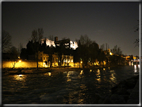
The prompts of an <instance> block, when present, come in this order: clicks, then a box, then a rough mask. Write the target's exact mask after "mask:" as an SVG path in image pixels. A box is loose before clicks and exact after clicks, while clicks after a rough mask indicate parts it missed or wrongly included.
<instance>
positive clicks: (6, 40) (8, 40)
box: [2, 30, 12, 53]
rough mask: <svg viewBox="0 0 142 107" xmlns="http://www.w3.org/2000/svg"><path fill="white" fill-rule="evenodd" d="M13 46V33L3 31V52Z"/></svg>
mask: <svg viewBox="0 0 142 107" xmlns="http://www.w3.org/2000/svg"><path fill="white" fill-rule="evenodd" d="M11 46H12V44H11V35H10V34H9V33H8V32H7V31H5V30H3V31H2V53H5V52H7V51H9V49H10V48H11Z"/></svg>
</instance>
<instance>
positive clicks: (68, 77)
mask: <svg viewBox="0 0 142 107" xmlns="http://www.w3.org/2000/svg"><path fill="white" fill-rule="evenodd" d="M129 70H130V68H129V69H128V70H127V68H126V69H124V70H123V69H118V70H109V69H107V68H106V69H105V71H104V70H103V69H101V70H100V69H97V70H95V69H89V70H80V71H79V70H78V71H64V72H61V73H56V75H55V73H54V72H52V76H51V72H48V73H43V74H40V75H35V74H32V75H23V74H21V75H12V76H11V77H12V78H10V77H8V76H7V77H3V78H5V79H4V80H3V82H4V89H6V90H12V89H14V90H17V89H22V88H23V90H24V89H25V88H27V90H29V92H30V91H32V90H33V89H44V88H53V87H55V88H58V87H60V88H67V89H72V90H73V92H69V94H68V97H69V98H68V103H70V104H71V103H74V102H76V103H84V102H85V97H84V96H87V95H89V94H91V93H92V92H93V93H96V92H98V93H100V94H103V93H105V92H106V93H107V92H110V88H111V87H112V84H113V83H117V81H118V80H120V79H121V78H123V79H125V78H126V77H127V76H129V77H130V76H133V74H132V73H131V71H129ZM132 71H133V69H132ZM13 77H14V78H13ZM8 78H9V79H8ZM63 78H65V79H63ZM15 80H16V81H21V82H18V83H17V82H16V81H15ZM21 83H23V84H21ZM62 83H65V86H63V84H62ZM7 84H9V85H7ZM20 84H21V85H20ZM90 90H91V91H90ZM75 92H76V93H75ZM38 94H40V93H38ZM27 100H28V99H27Z"/></svg>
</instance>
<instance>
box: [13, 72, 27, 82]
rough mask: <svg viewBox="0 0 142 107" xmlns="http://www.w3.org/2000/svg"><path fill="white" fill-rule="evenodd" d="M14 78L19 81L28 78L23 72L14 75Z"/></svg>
mask: <svg viewBox="0 0 142 107" xmlns="http://www.w3.org/2000/svg"><path fill="white" fill-rule="evenodd" d="M14 79H15V80H19V81H24V80H25V79H26V75H23V74H19V75H14Z"/></svg>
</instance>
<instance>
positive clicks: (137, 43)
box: [134, 20, 142, 47]
mask: <svg viewBox="0 0 142 107" xmlns="http://www.w3.org/2000/svg"><path fill="white" fill-rule="evenodd" d="M137 21H138V23H139V20H137ZM141 25H142V24H141ZM134 29H135V30H134V32H138V31H139V24H137V25H136V26H135V27H134ZM134 43H135V47H136V46H139V43H140V42H139V39H136V40H135V42H134Z"/></svg>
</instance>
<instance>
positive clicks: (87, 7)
mask: <svg viewBox="0 0 142 107" xmlns="http://www.w3.org/2000/svg"><path fill="white" fill-rule="evenodd" d="M138 19H139V3H134V2H133V3H129V2H126V3H123V2H122V3H111V2H108V3H103V2H102V3H98V2H90V3H87V2H84V3H81V2H75V3H73V2H71V3H69V2H68V3H63V2H58V3H57V2H52V3H51V2H44V3H43V2H37V3H34V2H28V3H26V2H19V3H17V2H13V3H10V2H7V3H6V2H5V3H4V2H3V3H2V29H3V30H6V31H8V32H9V33H10V35H11V36H12V44H13V45H14V46H15V47H17V48H18V47H19V44H20V43H22V44H23V47H26V44H27V43H28V41H29V40H30V39H31V34H32V31H33V30H34V29H38V28H43V30H44V37H49V36H50V35H53V36H54V37H55V36H58V39H59V40H61V39H62V38H64V37H65V38H70V39H71V40H72V41H75V40H76V39H79V38H80V36H81V35H88V37H89V38H90V39H91V40H93V41H96V42H97V43H98V44H99V46H101V45H102V44H106V43H107V44H108V45H109V48H110V49H112V48H113V47H114V46H115V45H117V46H118V47H120V48H121V50H122V53H123V54H127V55H134V56H135V55H139V48H138V47H135V44H134V42H135V39H137V38H139V35H138V32H134V30H135V29H134V27H135V26H136V25H137V24H138V21H137V20H138Z"/></svg>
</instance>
